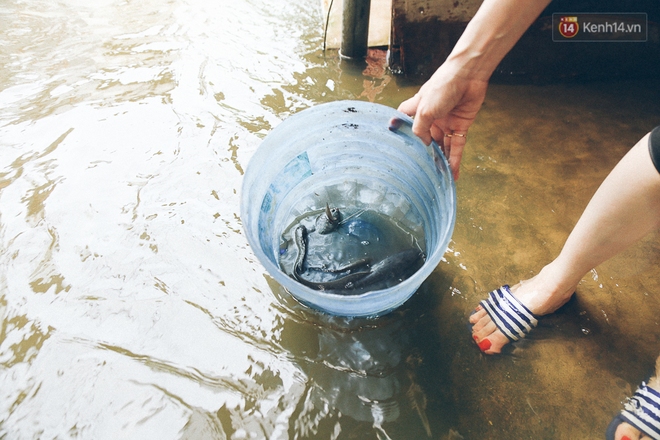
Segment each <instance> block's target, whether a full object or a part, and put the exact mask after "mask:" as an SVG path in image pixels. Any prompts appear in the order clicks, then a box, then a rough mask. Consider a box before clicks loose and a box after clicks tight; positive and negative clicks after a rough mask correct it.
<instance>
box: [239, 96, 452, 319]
mask: <svg viewBox="0 0 660 440" xmlns="http://www.w3.org/2000/svg"><path fill="white" fill-rule="evenodd" d="M392 120H397V121H398V122H399V123H398V124H397V126H396V128H392V127H390V122H391V121H392ZM326 205H327V206H328V207H332V208H339V210H340V211H342V210H343V211H345V212H344V214H345V215H346V217H348V216H350V215H352V214H355V217H353V218H354V219H357V220H362V221H363V222H364V223H362V224H360V223H357V220H356V222H354V223H353V229H354V232H355V230H356V228H358V227H362V229H364V231H363V232H364V233H368V232H369V231H367V229H371V232H372V233H374V234H375V235H378V234H381V235H383V234H391V235H387V236H386V238H387V240H388V242H386V243H385V245H386V246H379V245H375V244H376V243H374V246H373V248H370V247H369V246H371V242H370V243H369V245H361V244H360V245H358V244H357V243H358V242H355V241H353V240H352V239H351V238H350V235H351V234H350V233H349V232H348V228H349V227H350V225H351V223H350V221H349V222H347V223H345V224H342V225H340V227H339V228H338V229H337V230H336V231H333V232H331V233H329V234H327V236H328V237H329V238H327V237H321V238H319V237H318V235H323V234H317V232H316V231H315V230H313V231H312V229H313V228H314V227H315V224H316V219H317V218H318V216H319V215H320V214H322V213H323V211H325V209H326ZM357 213H361V214H359V215H358V214H357ZM455 216H456V193H455V187H454V183H453V179H452V176H451V172H450V170H449V166H448V164H447V161H446V159H445V158H444V156H443V154H442V153H441V152H440V151H439V149H438V147H437V145H435V144H434V143H433V144H431V145H430V146H426V145H424V144H423V143H422V142H421V141H420V140H419V138H417V137H416V136H415V135H414V134H413V133H412V119H410V118H409V117H408V116H406V115H403V114H402V113H399V112H397V111H396V110H394V109H392V108H389V107H385V106H383V105H379V104H373V103H368V102H361V101H337V102H333V103H329V104H322V105H319V106H315V107H312V108H309V109H307V110H304V111H302V112H300V113H298V114H295V115H293V116H291V117H290V118H288V119H287V120H285V121H284V122H282V123H281V124H280V125H279V126H277V127H276V128H275V129H274V130H272V131H271V133H270V134H269V135H268V136H267V137H266V138H265V139H264V141H263V143H262V144H261V145H260V146H259V148H258V150H257V151H256V153H255V154H254V156H253V157H252V159H251V160H250V163H249V165H248V167H247V170H246V173H245V178H244V182H243V188H242V195H241V219H242V221H243V227H244V229H245V232H246V235H247V238H248V241H249V243H250V246H251V247H252V249H253V251H254V253H255V255H256V256H257V258H258V259H259V261H260V262H261V263H262V264H263V265H264V267H265V268H266V270H267V271H268V273H269V274H270V275H271V276H272V277H273V278H274V279H275V280H276V281H277V282H278V283H280V284H281V285H282V286H284V287H285V288H286V290H287V291H289V292H290V293H291V294H292V295H293V296H294V297H295V298H296V299H297V300H299V301H300V302H302V303H304V304H306V305H308V306H310V307H313V308H315V309H318V310H321V311H324V312H327V313H331V314H336V315H342V316H375V315H380V314H383V313H387V312H388V311H391V310H393V309H394V308H396V307H398V306H400V305H401V304H403V302H405V301H406V300H407V299H408V298H410V296H412V294H413V293H414V292H415V291H416V290H417V288H418V287H419V286H420V284H421V283H422V282H423V281H424V280H425V279H426V278H427V277H428V276H429V275H430V274H431V272H432V271H433V270H434V269H435V267H436V266H437V264H438V263H439V262H440V259H441V258H442V256H443V254H444V252H445V250H446V247H447V244H448V243H449V240H450V238H451V233H452V231H453V227H454V221H455ZM367 223H369V224H370V226H369V227H367ZM299 225H304V226H305V227H306V228H307V229H308V236H307V239H308V240H310V242H308V244H309V250H311V253H310V254H308V256H307V258H308V259H306V260H305V262H304V263H305V264H304V267H302V269H301V273H302V274H303V278H304V279H305V280H317V281H319V282H321V281H323V280H328V281H329V280H330V279H331V278H337V275H336V274H331V273H326V274H324V273H323V272H322V271H321V270H319V271H316V272H319V273H312V272H315V271H314V269H313V268H314V267H323V264H325V267H326V268H333V267H334V268H335V269H336V268H337V267H338V266H341V265H346V264H351V263H354V262H357V261H359V260H360V258H369V259H370V260H371V261H370V263H369V267H366V266H364V267H361V268H360V267H357V268H356V269H355V270H356V271H358V272H359V271H363V272H368V273H371V272H373V271H374V266H375V265H376V264H378V263H379V262H382V261H383V260H385V259H386V258H388V257H390V256H393V255H396V254H397V253H398V252H400V251H403V250H405V249H409V250H414V249H417V250H418V251H419V253H423V255H424V257H425V259H424V261H423V262H420V266H421V267H419V269H418V270H417V271H416V272H414V274H412V275H409V274H405V276H404V277H399V278H400V279H401V280H402V281H400V282H399V281H398V280H399V278H395V281H396V282H395V283H392V280H388V281H387V282H383V283H373V284H372V285H368V286H367V285H366V283H364V282H362V284H360V283H358V285H360V286H361V287H360V288H359V289H356V288H354V285H355V283H354V284H353V286H349V288H348V289H347V288H346V284H344V286H343V288H342V289H334V290H333V289H318V288H314V286H310V285H306V284H304V282H300V280H297V279H295V278H296V277H295V276H293V277H292V276H291V275H292V274H294V271H293V265H295V258H296V255H297V252H295V251H296V250H297V249H296V244H295V230H296V227H297V226H299ZM354 235H355V234H354ZM399 235H400V237H401V238H397V236H399ZM342 236H343V237H344V241H345V243H344V244H341V246H339V245H338V244H340V243H337V240H340V239H341V238H342ZM381 238H385V237H382V236H381ZM333 240H335V242H333ZM326 241H327V243H326ZM361 241H369V240H360V242H361ZM387 245H389V247H388V246H387ZM360 246H362V251H363V252H364V251H365V250H366V248H369V251H368V252H367V254H368V255H363V256H361V255H360V249H361V248H360ZM372 249H373V251H372ZM342 252H348V253H349V254H350V255H346V254H342ZM351 252H352V254H351ZM372 252H373V253H372ZM328 254H331V255H334V257H332V258H334V260H335V261H322V260H323V258H327V257H328ZM339 254H341V256H340V257H338V256H337V255H339ZM323 255H325V257H323ZM408 256H409V257H410V256H413V255H412V254H409V255H408ZM413 257H414V256H413ZM393 258H394V257H393ZM315 259H316V260H315ZM317 264H318V265H319V266H317ZM335 264H336V265H337V266H334V265H335ZM310 267H312V269H310ZM397 267H398V266H397ZM389 268H391V267H389ZM352 273H355V272H352ZM341 275H350V274H348V273H344V274H341ZM308 277H309V278H308ZM315 277H316V278H315ZM365 277H366V275H365ZM355 281H358V280H355ZM347 293H348V294H347Z"/></svg>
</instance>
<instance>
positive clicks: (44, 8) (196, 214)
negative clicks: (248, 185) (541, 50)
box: [0, 0, 660, 440]
mask: <svg viewBox="0 0 660 440" xmlns="http://www.w3.org/2000/svg"><path fill="white" fill-rule="evenodd" d="M322 21H323V17H322V14H321V10H320V2H315V1H312V2H305V1H302V0H293V1H288V2H283V1H276V0H238V1H231V2H230V1H220V2H207V1H203V0H169V1H166V2H162V1H161V2H156V1H153V0H146V1H143V2H128V1H114V0H100V1H97V2H93V3H90V2H83V1H80V0H62V1H59V2H51V1H46V0H23V1H22V0H9V1H5V2H3V4H2V5H0V41H1V42H2V44H0V61H1V64H0V65H1V66H2V67H0V249H1V252H0V318H1V320H2V324H1V326H0V438H3V439H5V438H6V439H54V438H58V439H67V438H80V439H117V438H131V439H133V438H134V439H191V440H195V439H223V440H224V439H227V440H239V439H328V440H330V439H332V440H337V439H342V440H343V439H346V440H348V439H356V440H365V439H377V440H385V439H391V440H411V439H424V438H431V439H454V440H456V439H461V438H464V439H484V438H487V439H518V438H520V439H523V438H533V439H569V438H583V439H585V438H588V439H592V438H593V439H599V438H602V437H603V433H604V431H605V428H606V426H607V424H608V423H609V421H610V419H611V418H612V416H613V415H615V414H616V413H617V412H618V411H619V410H620V408H621V402H622V401H623V400H624V398H625V397H626V396H630V395H631V394H632V392H633V391H634V390H635V388H636V387H637V385H638V384H639V382H640V381H641V380H642V379H644V377H645V376H646V375H647V374H648V372H649V371H650V370H651V367H652V366H653V362H654V360H655V358H656V356H657V354H658V353H660V319H659V318H658V316H659V315H658V311H660V280H658V276H657V274H658V269H657V268H658V262H660V234H653V235H651V236H649V237H646V238H645V239H644V240H643V241H642V242H641V243H639V244H638V245H636V246H634V247H633V248H631V249H630V250H628V251H626V252H625V253H624V254H623V255H620V256H618V257H616V258H614V259H613V260H611V261H609V262H607V263H606V264H604V265H602V266H601V267H598V268H596V269H595V270H594V271H593V272H592V273H591V274H589V276H587V277H586V278H585V279H584V280H583V281H582V283H581V284H580V286H579V288H578V291H577V295H576V296H575V298H574V299H573V300H572V301H571V302H569V304H567V305H566V306H565V307H564V308H562V309H561V310H560V311H559V312H558V313H557V314H555V315H553V316H551V317H548V318H546V319H543V320H542V321H541V323H540V326H539V328H538V329H537V330H536V331H535V332H534V333H533V335H531V336H530V337H529V338H528V339H526V340H524V341H522V342H521V343H517V344H516V346H515V349H514V350H513V351H512V352H510V353H508V354H507V355H502V356H498V357H486V356H484V355H482V354H480V352H479V350H478V349H477V347H476V346H475V345H474V343H473V342H472V340H471V338H470V332H469V329H468V327H467V316H468V315H469V313H470V311H471V310H472V309H473V308H474V307H475V306H476V305H477V304H478V302H479V301H480V300H481V299H483V298H484V297H485V296H486V295H487V292H488V291H490V290H492V289H494V288H496V287H498V286H500V285H501V284H503V283H516V282H517V281H518V280H520V279H524V278H526V277H529V276H531V275H533V274H534V273H535V271H537V270H538V269H540V268H541V267H542V265H544V264H546V263H547V262H549V261H550V260H551V259H552V258H553V257H554V255H556V254H557V253H558V252H559V250H560V249H561V246H562V244H563V242H564V240H565V238H566V237H567V235H568V233H569V232H570V230H571V229H572V227H573V225H574V224H575V222H576V221H577V219H578V217H579V215H580V214H581V212H582V210H583V209H584V207H585V206H586V204H587V202H588V200H589V199H590V197H591V195H592V194H593V193H594V191H595V190H596V188H597V187H598V185H599V184H600V182H601V181H602V180H603V178H604V177H605V176H606V175H607V173H608V172H609V170H610V169H611V168H612V167H613V166H614V165H615V164H616V163H617V162H618V160H619V159H620V158H621V157H622V156H623V155H624V154H625V152H626V151H627V150H628V149H629V148H630V147H632V146H633V145H634V144H635V143H636V142H637V141H638V140H639V139H640V138H641V137H642V136H643V135H644V134H646V133H647V132H648V131H650V130H651V129H652V128H653V127H654V126H656V125H658V124H660V85H659V83H658V80H637V81H622V82H612V83H607V82H599V83H588V84H569V85H546V86H513V85H498V84H493V85H492V86H491V87H490V89H489V92H488V96H487V98H486V101H485V104H484V107H483V109H482V111H481V113H480V114H479V117H478V119H477V121H476V122H475V124H474V125H473V127H472V128H471V131H470V137H469V140H468V146H467V149H466V153H465V156H464V159H463V164H462V171H461V178H460V180H459V181H458V183H457V193H458V215H457V221H456V227H455V231H454V235H453V239H452V241H451V243H450V245H449V250H448V252H447V254H446V256H445V261H443V262H441V263H440V265H439V266H438V267H437V269H436V270H435V271H434V273H433V274H432V275H431V277H430V278H429V279H428V280H427V281H426V282H425V283H424V284H423V285H422V287H421V288H420V290H419V291H418V292H417V294H416V295H414V296H413V298H412V299H411V300H410V301H408V302H407V303H406V304H405V305H404V306H403V307H401V308H400V309H398V310H396V311H395V312H393V313H391V314H389V315H386V316H384V317H381V318H379V319H373V320H365V319H355V320H346V319H343V318H336V317H330V316H326V315H322V314H319V313H316V312H314V311H312V310H309V309H307V308H305V307H304V306H302V305H299V304H298V303H297V302H295V301H294V300H293V299H292V298H291V297H290V296H289V295H288V294H287V292H286V291H284V290H283V289H282V288H281V287H280V286H279V285H277V284H276V283H275V282H274V281H273V280H272V279H271V278H270V277H269V276H268V275H267V274H266V273H265V271H264V269H263V267H262V266H261V264H260V263H259V262H258V261H256V259H255V257H254V254H253V253H252V251H251V250H250V248H249V247H248V245H247V240H246V238H245V236H244V234H243V231H242V225H241V220H240V217H239V201H240V188H241V184H242V176H243V174H244V170H245V169H246V167H247V164H248V162H249V159H250V157H251V155H252V154H253V153H254V151H255V150H256V148H257V147H258V146H259V144H260V142H261V141H262V139H263V138H264V137H265V136H266V135H267V134H268V133H269V131H270V130H271V129H272V128H273V127H275V126H276V125H277V124H279V123H280V122H281V121H282V120H284V119H285V118H286V117H287V116H289V115H291V114H293V113H296V112H298V111H300V110H302V109H305V108H308V107H310V106H313V105H315V104H319V103H323V102H330V101H335V100H340V99H358V100H365V101H374V102H377V103H380V104H384V105H388V106H390V107H397V106H398V104H399V103H400V102H401V101H403V100H404V99H406V98H408V97H410V96H412V95H413V94H414V93H415V92H416V90H417V89H418V88H419V84H412V83H411V82H410V81H407V80H405V79H402V78H398V77H396V76H394V75H392V74H391V73H389V72H388V71H387V70H386V69H384V68H383V63H382V60H378V59H373V60H370V62H369V64H368V65H365V66H357V67H356V66H350V65H347V64H346V63H343V62H340V61H339V59H338V58H337V55H336V52H332V51H329V52H328V53H327V54H325V56H324V54H323V51H322V44H323V32H322Z"/></svg>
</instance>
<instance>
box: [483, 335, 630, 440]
mask: <svg viewBox="0 0 660 440" xmlns="http://www.w3.org/2000/svg"><path fill="white" fill-rule="evenodd" d="M477 345H479V348H480V349H481V351H486V350H488V349H489V348H490V346H491V343H490V341H489V340H488V339H484V340H483V341H481V342H479V344H477ZM628 440H630V439H628Z"/></svg>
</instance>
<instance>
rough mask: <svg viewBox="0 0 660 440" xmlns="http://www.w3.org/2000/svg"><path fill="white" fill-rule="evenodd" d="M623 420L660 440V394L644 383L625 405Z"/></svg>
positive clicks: (622, 412) (622, 413)
mask: <svg viewBox="0 0 660 440" xmlns="http://www.w3.org/2000/svg"><path fill="white" fill-rule="evenodd" d="M624 408H625V409H624V410H623V411H621V415H622V416H623V418H624V419H625V420H626V421H627V422H628V423H630V424H631V425H633V426H634V427H635V428H637V429H639V430H640V431H642V432H643V433H644V434H646V435H648V436H649V437H651V438H654V439H655V440H660V393H659V392H658V391H656V390H654V389H653V388H650V387H649V386H648V385H647V384H646V382H642V384H641V385H640V386H639V388H638V389H637V391H636V392H635V395H634V396H632V397H631V398H630V399H628V401H627V402H626V403H625V405H624Z"/></svg>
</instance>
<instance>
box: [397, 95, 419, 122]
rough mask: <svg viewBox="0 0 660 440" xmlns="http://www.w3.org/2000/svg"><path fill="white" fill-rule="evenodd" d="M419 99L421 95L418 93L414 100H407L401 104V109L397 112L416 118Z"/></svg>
mask: <svg viewBox="0 0 660 440" xmlns="http://www.w3.org/2000/svg"><path fill="white" fill-rule="evenodd" d="M419 99H420V95H419V93H417V94H415V96H413V97H412V98H410V99H406V100H405V101H403V102H402V103H401V104H399V108H398V109H397V110H398V111H400V112H401V113H405V114H407V115H408V116H415V113H417V106H418V105H419Z"/></svg>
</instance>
